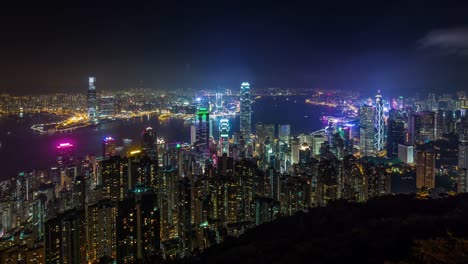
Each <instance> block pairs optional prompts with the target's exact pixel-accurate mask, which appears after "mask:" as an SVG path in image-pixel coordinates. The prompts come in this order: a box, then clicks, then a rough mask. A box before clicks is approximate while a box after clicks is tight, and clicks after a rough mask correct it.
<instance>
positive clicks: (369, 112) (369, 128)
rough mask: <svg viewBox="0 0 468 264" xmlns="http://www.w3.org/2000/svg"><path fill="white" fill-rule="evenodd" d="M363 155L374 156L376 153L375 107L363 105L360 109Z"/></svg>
mask: <svg viewBox="0 0 468 264" xmlns="http://www.w3.org/2000/svg"><path fill="white" fill-rule="evenodd" d="M359 118H360V137H359V145H360V149H361V156H372V155H373V153H374V122H373V120H374V107H372V106H370V105H363V106H361V109H360V111H359Z"/></svg>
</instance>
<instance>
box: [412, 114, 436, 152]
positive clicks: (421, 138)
mask: <svg viewBox="0 0 468 264" xmlns="http://www.w3.org/2000/svg"><path fill="white" fill-rule="evenodd" d="M413 118H414V121H413V122H414V143H416V144H424V143H427V142H429V141H434V140H435V123H436V120H435V113H434V112H431V111H423V112H417V113H415V114H414V115H413Z"/></svg>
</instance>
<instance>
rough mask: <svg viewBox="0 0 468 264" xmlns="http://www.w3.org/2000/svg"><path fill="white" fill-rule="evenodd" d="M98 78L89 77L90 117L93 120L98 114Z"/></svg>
mask: <svg viewBox="0 0 468 264" xmlns="http://www.w3.org/2000/svg"><path fill="white" fill-rule="evenodd" d="M95 82H96V78H94V77H89V87H88V118H89V120H91V121H96V120H97V118H98V115H97V97H96V86H95Z"/></svg>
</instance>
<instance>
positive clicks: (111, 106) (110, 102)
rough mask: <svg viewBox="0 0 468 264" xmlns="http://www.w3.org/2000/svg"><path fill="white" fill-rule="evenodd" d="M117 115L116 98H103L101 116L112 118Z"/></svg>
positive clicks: (101, 100) (100, 108)
mask: <svg viewBox="0 0 468 264" xmlns="http://www.w3.org/2000/svg"><path fill="white" fill-rule="evenodd" d="M115 114H116V104H115V98H114V96H102V97H101V99H100V100H99V116H100V117H110V116H114V115H115Z"/></svg>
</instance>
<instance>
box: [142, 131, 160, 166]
mask: <svg viewBox="0 0 468 264" xmlns="http://www.w3.org/2000/svg"><path fill="white" fill-rule="evenodd" d="M141 150H142V151H143V154H144V155H146V156H147V157H149V158H150V159H151V160H153V161H157V159H158V154H157V138H156V132H155V131H154V130H153V128H151V127H147V128H146V129H145V130H143V132H142V133H141Z"/></svg>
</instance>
